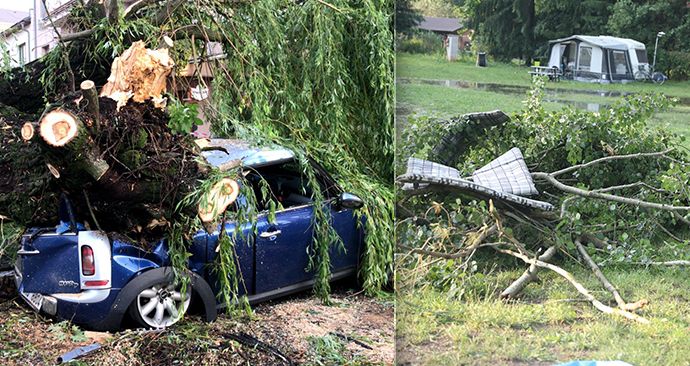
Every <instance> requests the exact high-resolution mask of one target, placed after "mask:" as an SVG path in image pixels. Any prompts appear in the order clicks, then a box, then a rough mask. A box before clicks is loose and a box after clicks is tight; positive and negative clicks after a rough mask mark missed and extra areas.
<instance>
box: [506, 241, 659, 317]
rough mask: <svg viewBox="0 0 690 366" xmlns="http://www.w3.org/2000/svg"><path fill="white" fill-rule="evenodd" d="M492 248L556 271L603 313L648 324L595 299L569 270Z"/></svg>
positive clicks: (635, 315) (631, 314)
mask: <svg viewBox="0 0 690 366" xmlns="http://www.w3.org/2000/svg"><path fill="white" fill-rule="evenodd" d="M494 249H495V250H497V251H498V252H500V253H504V254H508V255H512V256H513V257H516V258H519V259H522V260H523V261H524V262H525V263H528V264H534V265H536V266H538V267H542V268H547V269H550V270H552V271H554V272H556V273H557V274H559V275H560V276H561V277H563V278H565V279H566V280H567V281H568V282H570V284H571V285H573V287H575V289H576V290H577V291H578V292H579V293H580V294H582V295H583V296H584V297H585V298H586V299H587V300H589V302H591V303H592V305H594V307H595V308H597V309H598V310H599V311H601V312H603V313H606V314H615V315H619V316H622V317H625V318H627V319H630V320H634V321H636V322H639V323H643V324H649V320H647V319H645V318H643V317H641V316H639V315H637V314H635V313H631V312H629V311H626V310H621V309H616V308H612V307H610V306H608V305H605V304H603V303H602V302H601V301H599V300H597V299H596V298H595V297H594V296H593V295H592V294H591V293H590V292H589V290H587V289H586V288H585V287H584V286H582V284H580V283H579V282H577V280H576V279H575V277H573V275H572V274H570V272H568V271H566V270H564V269H563V268H561V267H559V266H556V265H553V264H551V263H546V262H543V261H540V260H538V259H532V258H530V257H528V256H526V255H524V254H520V253H517V252H514V251H512V250H508V249H499V248H494Z"/></svg>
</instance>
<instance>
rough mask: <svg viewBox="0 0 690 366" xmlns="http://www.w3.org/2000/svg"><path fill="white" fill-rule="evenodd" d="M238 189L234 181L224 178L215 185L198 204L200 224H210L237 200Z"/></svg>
mask: <svg viewBox="0 0 690 366" xmlns="http://www.w3.org/2000/svg"><path fill="white" fill-rule="evenodd" d="M239 193H240V187H239V185H238V184H237V182H236V181H234V180H232V179H230V178H225V179H223V180H221V181H220V182H218V183H216V184H215V185H214V186H213V187H212V188H211V190H210V191H209V192H208V194H207V195H206V197H205V199H202V202H200V203H199V211H198V213H199V218H201V221H202V222H212V221H213V220H214V219H215V218H216V217H217V216H218V215H220V214H222V213H223V212H225V210H226V209H227V208H228V206H230V205H231V204H232V203H233V202H235V200H236V199H237V195H238V194H239Z"/></svg>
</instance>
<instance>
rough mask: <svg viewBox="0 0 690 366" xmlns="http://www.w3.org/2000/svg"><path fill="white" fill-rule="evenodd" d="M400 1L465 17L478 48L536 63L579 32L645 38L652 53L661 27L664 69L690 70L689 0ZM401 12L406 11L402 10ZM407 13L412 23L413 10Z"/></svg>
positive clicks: (684, 73)
mask: <svg viewBox="0 0 690 366" xmlns="http://www.w3.org/2000/svg"><path fill="white" fill-rule="evenodd" d="M397 3H398V6H399V7H401V8H402V9H406V11H407V9H409V10H410V11H412V12H415V11H416V12H417V13H418V14H420V15H426V16H445V17H461V18H464V19H465V21H466V23H465V24H466V25H467V27H468V28H471V29H474V30H475V31H476V35H475V39H474V43H475V45H476V47H477V49H481V50H482V51H486V52H488V53H489V54H491V55H493V56H494V57H495V58H496V59H497V60H501V61H508V60H511V59H514V58H519V59H522V60H524V61H526V62H527V63H531V61H532V60H534V59H538V58H543V57H548V41H549V40H551V39H556V38H561V37H566V36H570V35H573V34H582V35H611V36H615V37H623V38H632V39H635V40H637V41H640V42H642V43H644V44H645V45H646V46H647V49H648V50H649V52H650V53H651V52H653V51H652V50H653V47H654V43H655V40H656V35H657V33H658V32H660V31H663V32H665V33H666V35H665V36H664V37H662V38H661V39H660V40H659V55H658V60H657V63H658V69H662V70H666V71H667V72H669V73H670V74H671V75H670V76H672V77H675V78H679V79H685V78H688V76H690V16H688V14H690V7H689V5H688V2H687V1H686V0H615V1H607V0H581V1H571V0H398V1H397ZM397 13H398V15H399V16H400V14H401V11H398V12H397ZM403 17H405V14H403ZM404 19H406V21H407V23H409V19H410V16H409V15H408V16H407V18H404ZM399 30H400V28H399ZM650 56H651V55H650ZM650 59H651V57H650Z"/></svg>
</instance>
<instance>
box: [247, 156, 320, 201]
mask: <svg viewBox="0 0 690 366" xmlns="http://www.w3.org/2000/svg"><path fill="white" fill-rule="evenodd" d="M262 180H263V181H264V182H265V183H263V184H264V185H268V188H269V194H268V197H264V194H263V192H262V189H261V188H262ZM247 181H248V182H250V183H251V185H252V189H253V191H254V194H255V195H256V200H257V206H258V208H259V210H261V211H263V210H267V209H268V207H269V206H268V205H269V201H270V199H273V200H275V201H277V202H280V204H281V205H282V206H283V208H290V207H296V206H304V205H308V204H311V203H312V198H311V196H312V190H311V188H310V187H309V183H308V181H307V178H306V176H305V175H304V174H303V173H302V170H301V168H300V166H299V164H298V163H297V162H295V161H290V162H287V163H282V164H275V165H269V166H265V167H260V168H257V169H255V170H250V172H249V174H248V175H247Z"/></svg>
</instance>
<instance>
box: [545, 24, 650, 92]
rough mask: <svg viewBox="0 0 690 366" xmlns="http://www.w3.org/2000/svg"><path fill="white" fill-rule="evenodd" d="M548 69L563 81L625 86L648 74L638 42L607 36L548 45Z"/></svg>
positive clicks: (556, 41)
mask: <svg viewBox="0 0 690 366" xmlns="http://www.w3.org/2000/svg"><path fill="white" fill-rule="evenodd" d="M549 46H550V49H551V55H550V57H549V67H557V68H559V69H560V70H561V72H562V73H563V75H564V77H565V78H568V79H573V80H579V81H588V82H600V83H610V82H629V81H634V80H636V79H640V78H642V74H641V73H640V72H639V71H640V70H644V71H647V72H648V71H649V68H650V67H649V61H648V59H647V50H646V48H645V45H644V44H643V43H641V42H638V41H635V40H633V39H629V38H618V37H611V36H580V35H574V36H570V37H566V38H561V39H555V40H552V41H549Z"/></svg>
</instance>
